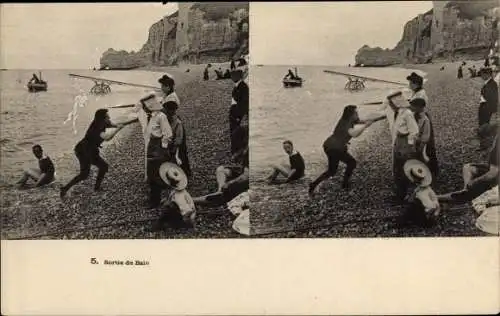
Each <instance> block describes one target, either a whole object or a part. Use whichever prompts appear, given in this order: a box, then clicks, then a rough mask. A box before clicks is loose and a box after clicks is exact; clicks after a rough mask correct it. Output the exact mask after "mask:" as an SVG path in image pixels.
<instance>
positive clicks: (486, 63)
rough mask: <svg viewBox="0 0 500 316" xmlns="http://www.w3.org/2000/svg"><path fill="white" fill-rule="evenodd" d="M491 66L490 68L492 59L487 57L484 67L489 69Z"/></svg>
mask: <svg viewBox="0 0 500 316" xmlns="http://www.w3.org/2000/svg"><path fill="white" fill-rule="evenodd" d="M489 66H490V58H489V57H488V56H486V58H485V59H484V67H489Z"/></svg>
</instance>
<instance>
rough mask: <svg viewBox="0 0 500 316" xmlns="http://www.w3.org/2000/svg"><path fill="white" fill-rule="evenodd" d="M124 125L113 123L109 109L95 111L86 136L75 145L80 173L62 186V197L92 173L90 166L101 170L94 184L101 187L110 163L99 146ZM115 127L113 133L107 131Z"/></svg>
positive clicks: (96, 188) (97, 188) (97, 189)
mask: <svg viewBox="0 0 500 316" xmlns="http://www.w3.org/2000/svg"><path fill="white" fill-rule="evenodd" d="M123 127H124V125H122V124H116V125H115V124H113V123H112V122H111V120H110V118H109V114H108V110H107V109H99V110H97V111H96V112H95V115H94V120H93V121H92V123H90V126H89V128H88V129H87V132H86V133H85V136H84V137H83V139H82V140H81V141H79V142H78V144H76V146H75V155H76V158H78V162H79V163H80V173H79V174H78V175H77V176H76V177H74V178H73V179H72V180H71V181H70V182H69V183H68V184H66V185H65V186H63V187H61V192H60V195H61V198H64V196H65V195H66V193H67V192H68V191H69V189H71V187H72V186H74V185H75V184H77V183H78V182H80V181H83V180H86V179H87V178H88V177H89V174H90V167H91V166H92V165H94V166H97V168H98V169H99V172H98V174H97V179H96V182H95V185H94V190H95V191H99V190H100V189H101V183H102V181H103V179H104V175H105V174H106V172H108V168H109V166H108V164H107V163H106V161H104V159H102V157H101V156H100V155H99V148H101V144H102V142H104V141H109V140H111V139H112V138H113V137H115V135H116V134H117V133H118V132H119V131H120V130H121V129H122V128H123ZM108 128H115V130H113V131H112V132H111V133H106V129H108Z"/></svg>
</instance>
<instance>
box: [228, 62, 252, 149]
mask: <svg viewBox="0 0 500 316" xmlns="http://www.w3.org/2000/svg"><path fill="white" fill-rule="evenodd" d="M243 75H244V72H243V70H242V69H239V68H237V69H235V70H233V71H231V80H232V81H233V82H234V87H233V91H232V93H231V95H232V99H231V107H230V109H229V135H233V134H234V133H235V131H236V128H238V127H239V126H240V124H241V121H242V120H243V119H244V118H245V117H248V109H249V89H248V85H247V84H246V82H245V81H244V80H243ZM233 140H234V139H233V138H231V153H232V154H234V153H235V152H236V150H237V145H236V144H235V142H234V141H233Z"/></svg>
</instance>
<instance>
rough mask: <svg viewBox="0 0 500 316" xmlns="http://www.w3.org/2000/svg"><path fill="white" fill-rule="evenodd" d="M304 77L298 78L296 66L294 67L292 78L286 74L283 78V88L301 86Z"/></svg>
mask: <svg viewBox="0 0 500 316" xmlns="http://www.w3.org/2000/svg"><path fill="white" fill-rule="evenodd" d="M303 82H304V79H302V78H300V77H299V75H298V74H297V68H295V74H294V78H291V76H290V77H289V76H288V75H287V76H285V78H283V86H284V87H285V88H294V87H302V83H303Z"/></svg>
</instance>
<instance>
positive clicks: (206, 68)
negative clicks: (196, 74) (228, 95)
mask: <svg viewBox="0 0 500 316" xmlns="http://www.w3.org/2000/svg"><path fill="white" fill-rule="evenodd" d="M210 67H212V65H211V64H208V65H207V66H206V67H205V70H204V71H203V80H208V79H210V77H209V76H208V69H209V68H210Z"/></svg>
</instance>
